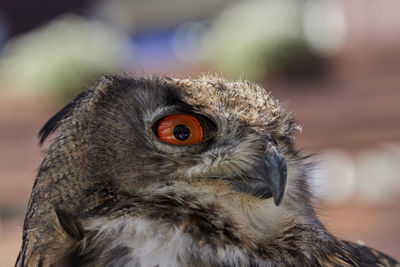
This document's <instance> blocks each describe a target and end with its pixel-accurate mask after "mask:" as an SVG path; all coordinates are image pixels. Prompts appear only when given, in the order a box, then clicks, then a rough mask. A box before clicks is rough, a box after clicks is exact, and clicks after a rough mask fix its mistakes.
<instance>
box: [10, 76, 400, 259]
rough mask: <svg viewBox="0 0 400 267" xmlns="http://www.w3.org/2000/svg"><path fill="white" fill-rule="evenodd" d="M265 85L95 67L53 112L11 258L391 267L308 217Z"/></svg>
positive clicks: (290, 136)
mask: <svg viewBox="0 0 400 267" xmlns="http://www.w3.org/2000/svg"><path fill="white" fill-rule="evenodd" d="M299 129H300V126H299V124H298V123H297V122H296V121H295V120H294V118H293V116H292V115H291V113H290V112H287V111H285V109H284V108H283V107H282V106H281V105H280V104H279V102H278V101H277V100H276V99H274V98H273V97H272V96H271V95H270V94H269V93H268V92H267V91H266V90H265V89H264V88H262V87H260V86H259V85H256V84H253V83H251V82H248V81H237V82H229V81H227V80H225V79H223V78H222V77H218V76H217V77H213V76H203V77H200V78H198V79H183V80H180V79H172V78H168V77H132V76H127V77H124V76H116V75H110V76H103V77H102V78H101V79H100V80H99V81H98V82H97V84H95V85H94V86H93V87H92V88H89V89H87V90H85V91H83V92H82V93H81V94H80V95H78V96H77V97H76V98H75V99H74V100H73V101H72V102H70V103H69V104H68V105H66V106H65V107H64V108H63V109H62V110H61V111H59V112H58V113H57V114H55V115H54V116H53V117H52V118H51V119H50V120H49V121H48V122H47V123H46V124H45V125H44V127H43V128H42V129H41V131H40V133H39V135H40V143H43V142H44V141H45V139H46V138H47V137H48V136H49V135H50V134H52V133H53V132H57V134H56V136H55V138H54V140H53V141H52V143H51V145H50V147H49V149H48V151H47V153H46V155H45V157H44V159H43V162H42V164H41V165H40V168H39V170H38V174H37V177H36V180H35V183H34V186H33V190H32V195H31V198H30V201H29V207H28V211H27V214H26V218H25V222H24V227H23V238H22V247H21V250H20V253H19V255H18V259H17V262H16V266H138V267H147V266H150V267H151V266H159V267H164V266H165V267H167V266H174V267H175V266H399V263H398V262H396V260H394V259H393V258H391V257H389V256H386V255H385V254H383V253H380V252H378V251H376V250H374V249H371V248H368V247H366V246H362V245H358V244H355V243H351V242H348V241H342V240H339V239H337V238H335V237H334V236H333V235H332V234H331V233H329V232H328V231H327V229H326V228H325V227H324V225H323V224H322V223H321V222H320V221H319V219H318V217H317V216H316V214H315V211H314V209H313V206H312V196H311V194H310V190H309V186H308V169H309V167H310V166H309V165H308V164H307V162H308V160H307V159H306V156H303V155H301V154H300V153H299V152H298V151H297V150H296V148H295V145H294V134H295V133H296V131H298V130H299Z"/></svg>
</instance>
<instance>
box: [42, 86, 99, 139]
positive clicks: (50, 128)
mask: <svg viewBox="0 0 400 267" xmlns="http://www.w3.org/2000/svg"><path fill="white" fill-rule="evenodd" d="M92 92H93V89H88V90H85V91H83V92H82V93H80V94H79V95H78V96H77V97H75V98H74V100H72V101H71V102H70V103H68V104H67V105H66V106H65V107H64V108H63V109H61V110H60V111H59V112H57V113H56V114H55V115H54V116H53V117H51V118H50V120H48V121H47V122H46V124H45V125H44V126H43V127H42V129H40V131H39V134H38V136H39V143H40V145H43V143H44V141H45V140H46V139H47V137H48V136H49V135H50V134H52V133H54V132H55V131H56V130H57V128H58V127H59V126H60V124H61V122H62V121H63V120H64V119H66V118H68V117H69V116H71V114H72V111H73V110H74V108H75V107H76V106H78V105H79V104H80V103H81V102H82V100H83V99H85V98H86V96H88V95H89V94H91V93H92Z"/></svg>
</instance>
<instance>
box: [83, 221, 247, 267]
mask: <svg viewBox="0 0 400 267" xmlns="http://www.w3.org/2000/svg"><path fill="white" fill-rule="evenodd" d="M89 229H93V230H97V231H98V234H97V238H104V237H105V238H107V237H109V238H110V239H111V238H112V240H110V242H108V244H109V246H108V247H107V248H106V249H107V250H112V249H113V248H116V247H118V246H124V247H129V248H131V253H130V254H129V255H127V256H125V258H124V259H120V260H119V261H121V262H125V263H126V262H128V264H127V265H128V266H146V267H147V266H159V267H170V266H190V264H191V263H192V264H193V259H196V261H199V262H198V263H199V264H200V263H201V262H203V263H217V264H225V265H228V266H243V265H245V266H246V265H248V264H249V258H248V256H247V253H246V251H244V250H243V249H241V248H239V247H236V246H228V245H223V246H221V247H218V248H217V249H216V250H215V249H213V248H212V247H211V246H210V245H203V246H199V244H198V242H197V241H196V240H195V239H194V238H193V237H192V236H190V234H186V233H183V232H181V231H180V230H179V229H178V228H177V227H176V226H175V225H173V224H170V223H158V222H156V221H153V220H149V219H145V218H135V219H132V218H117V219H113V220H111V221H107V222H105V221H104V219H102V220H97V221H96V222H94V223H92V224H91V225H90V226H89Z"/></svg>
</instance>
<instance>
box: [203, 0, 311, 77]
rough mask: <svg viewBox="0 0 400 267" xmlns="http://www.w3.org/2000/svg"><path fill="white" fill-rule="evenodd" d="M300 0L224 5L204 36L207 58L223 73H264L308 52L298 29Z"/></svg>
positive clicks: (282, 68)
mask: <svg viewBox="0 0 400 267" xmlns="http://www.w3.org/2000/svg"><path fill="white" fill-rule="evenodd" d="M301 9H302V1H298V0H279V1H267V0H253V1H241V2H239V3H237V4H235V5H233V6H231V7H230V8H228V9H226V10H225V11H224V12H223V13H222V14H221V15H220V16H219V17H218V18H217V19H216V21H215V23H214V27H213V29H212V31H211V33H210V34H209V35H208V36H206V38H207V39H208V42H207V43H208V44H209V49H208V50H209V51H208V52H209V53H210V58H211V59H212V60H213V61H214V62H215V63H216V64H217V66H218V67H219V68H220V69H221V70H222V72H223V74H224V75H225V76H228V77H230V78H233V79H236V78H237V77H239V76H242V75H244V77H245V78H247V79H251V80H259V79H261V78H262V77H263V76H264V75H266V74H268V73H273V72H279V71H283V72H285V70H286V69H290V68H291V67H292V66H293V65H296V64H297V63H298V62H303V61H304V60H305V59H307V58H309V57H311V56H312V53H311V50H310V49H309V47H308V44H307V43H306V41H305V40H304V36H303V31H302V17H301V16H302V13H301Z"/></svg>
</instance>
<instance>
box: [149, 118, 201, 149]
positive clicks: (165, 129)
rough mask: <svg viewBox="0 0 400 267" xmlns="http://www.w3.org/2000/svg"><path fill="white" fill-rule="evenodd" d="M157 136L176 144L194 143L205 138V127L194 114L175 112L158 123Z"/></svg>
mask: <svg viewBox="0 0 400 267" xmlns="http://www.w3.org/2000/svg"><path fill="white" fill-rule="evenodd" d="M156 134H157V137H158V138H159V139H160V140H161V141H163V142H166V143H169V144H174V145H182V146H184V145H192V144H196V143H199V142H201V141H202V140H203V127H202V126H201V124H200V122H199V120H198V119H197V118H196V117H195V116H192V115H187V114H174V115H169V116H166V117H164V118H162V119H161V120H160V121H159V122H158V125H157V129H156Z"/></svg>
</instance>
